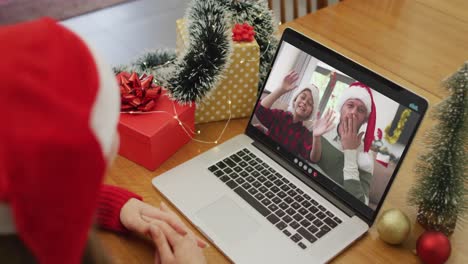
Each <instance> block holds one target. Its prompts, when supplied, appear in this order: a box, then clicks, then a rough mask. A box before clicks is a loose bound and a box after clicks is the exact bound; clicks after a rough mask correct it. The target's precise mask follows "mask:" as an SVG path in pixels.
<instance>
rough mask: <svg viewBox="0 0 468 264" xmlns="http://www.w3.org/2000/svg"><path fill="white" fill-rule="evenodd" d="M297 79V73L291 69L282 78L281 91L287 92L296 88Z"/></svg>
mask: <svg viewBox="0 0 468 264" xmlns="http://www.w3.org/2000/svg"><path fill="white" fill-rule="evenodd" d="M298 79H299V75H298V74H297V72H295V71H291V72H290V73H288V75H286V76H285V77H284V79H283V82H282V83H281V87H280V90H281V93H282V94H284V93H287V92H289V91H291V90H293V89H295V88H297V84H296V82H297V80H298Z"/></svg>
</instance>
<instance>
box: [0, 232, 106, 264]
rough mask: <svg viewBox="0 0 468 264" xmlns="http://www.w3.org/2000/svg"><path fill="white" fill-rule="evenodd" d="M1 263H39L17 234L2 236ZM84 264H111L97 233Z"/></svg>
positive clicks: (91, 238) (92, 235)
mask: <svg viewBox="0 0 468 264" xmlns="http://www.w3.org/2000/svg"><path fill="white" fill-rule="evenodd" d="M0 263H8V264H35V263H38V262H37V260H36V258H35V257H34V256H33V254H31V251H30V250H29V249H28V248H27V247H26V245H25V244H24V243H23V241H22V240H21V239H20V238H19V237H18V236H17V235H15V234H13V235H0ZM81 263H83V264H109V263H111V261H110V259H109V257H108V256H107V255H105V252H104V250H103V248H102V246H101V243H100V242H99V241H98V239H97V236H96V232H95V231H94V230H92V231H91V232H90V236H89V239H88V242H87V243H86V248H85V251H84V254H83V259H82V261H81Z"/></svg>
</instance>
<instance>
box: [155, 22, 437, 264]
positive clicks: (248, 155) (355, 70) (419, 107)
mask: <svg viewBox="0 0 468 264" xmlns="http://www.w3.org/2000/svg"><path fill="white" fill-rule="evenodd" d="M292 73H293V74H292ZM288 75H289V81H290V83H292V84H293V85H297V87H298V88H296V89H293V90H291V91H290V92H286V93H282V95H281V96H279V97H278V96H276V97H275V99H276V100H275V101H274V102H273V103H272V104H271V102H268V100H270V99H271V98H272V96H274V95H275V91H276V89H279V87H281V84H282V83H283V81H284V80H285V76H288ZM291 76H292V77H291ZM356 83H357V84H358V86H361V87H368V88H370V89H369V90H368V94H369V96H370V94H372V100H373V102H371V103H372V104H373V105H374V106H375V110H374V113H376V114H375V116H374V121H373V122H371V121H370V120H371V117H370V116H371V114H370V113H368V112H365V111H364V110H367V108H364V110H362V109H361V110H362V111H363V112H365V114H366V115H367V116H366V121H365V122H363V123H359V122H356V124H358V123H359V124H360V125H356V128H357V129H359V130H360V131H358V132H359V133H360V132H363V133H367V130H372V131H371V133H367V134H366V135H365V136H364V138H365V140H364V139H363V140H362V142H361V143H359V142H358V145H359V147H358V148H357V149H354V150H352V151H348V150H349V149H346V150H344V149H343V144H342V141H341V140H342V137H341V136H340V135H343V134H340V129H338V125H339V124H340V123H341V122H343V123H342V124H344V122H345V121H340V120H342V118H341V117H340V116H345V115H346V113H345V112H343V110H340V109H344V107H348V104H349V103H348V102H350V101H349V100H348V101H346V102H344V104H343V107H342V108H340V109H338V110H336V108H337V107H338V106H339V105H340V96H344V95H345V94H346V93H347V89H351V86H353V85H356ZM306 86H307V87H315V88H313V89H317V90H316V91H314V92H310V94H311V95H312V94H313V96H312V99H315V100H317V101H318V102H313V103H314V106H313V109H314V111H315V112H320V113H323V114H322V115H321V116H322V117H325V113H326V112H327V109H330V110H333V112H334V114H333V116H335V118H334V119H333V120H332V121H330V122H331V123H332V125H330V126H329V127H328V129H329V130H327V132H326V133H324V134H322V135H320V137H313V136H312V135H313V131H314V129H316V128H314V122H317V120H318V116H320V114H319V115H317V118H316V120H315V121H314V120H303V122H302V123H301V122H299V123H298V122H293V123H294V124H293V125H296V128H294V129H296V130H294V129H292V128H289V126H290V125H291V122H290V121H291V120H293V121H294V116H295V115H296V114H295V112H294V111H296V110H294V108H293V109H292V110H291V107H293V106H292V105H293V104H294V102H296V100H299V99H297V97H295V94H294V93H295V90H297V89H300V87H306ZM311 89H312V88H311ZM353 89H354V88H353ZM309 91H311V90H310V89H309ZM366 91H367V90H366ZM276 95H277V94H276ZM267 97H269V98H270V99H268V98H267ZM309 99H310V98H309ZM360 100H362V102H361V103H362V104H364V106H365V107H369V101H367V105H365V101H366V99H364V98H362V99H360ZM270 101H271V100H270ZM351 101H352V100H351ZM309 103H310V101H309ZM341 103H343V102H341ZM354 103H355V104H356V105H357V106H359V102H356V100H354ZM337 105H338V106H337ZM297 107H299V108H304V103H298V104H297ZM349 107H351V106H349ZM353 107H354V106H353ZM361 108H362V107H361ZM427 108H428V103H427V101H426V100H425V99H423V98H422V97H420V96H418V95H416V94H414V93H413V92H411V91H409V90H408V89H405V88H403V87H402V86H401V85H398V84H396V83H394V82H392V81H390V80H388V79H386V78H385V77H382V76H380V75H378V74H377V73H375V72H373V71H371V70H370V69H367V68H365V67H364V66H362V65H359V64H358V63H356V62H354V61H351V60H350V59H348V58H346V57H344V56H343V55H340V54H338V53H337V52H335V51H333V50H331V49H330V48H328V47H325V46H324V45H322V44H320V43H318V42H316V41H314V40H312V39H310V38H308V37H306V36H304V35H302V34H300V33H299V32H296V31H294V30H293V29H290V28H288V29H286V30H285V31H284V33H283V35H282V38H281V40H280V43H279V45H278V49H277V51H276V55H275V58H274V60H273V62H272V67H271V70H270V72H269V74H268V77H267V80H266V82H265V84H264V86H263V88H262V89H261V91H260V95H259V97H258V100H257V102H256V105H255V107H254V110H253V112H252V115H251V117H250V121H249V123H248V125H247V128H246V130H245V133H244V134H241V135H238V136H236V137H234V138H232V139H230V140H228V141H226V142H224V143H223V144H220V145H217V146H215V147H213V148H212V149H210V150H208V151H206V152H205V153H202V154H200V155H198V156H196V157H194V158H193V159H191V160H189V161H187V162H185V163H183V164H181V165H179V166H177V167H175V168H173V169H171V170H169V171H167V172H165V173H163V174H161V175H159V176H157V177H155V178H154V179H153V180H152V184H153V185H154V187H155V188H156V189H157V190H158V191H159V192H160V193H161V194H162V195H164V196H165V197H166V198H167V199H169V200H170V201H171V202H172V203H173V204H174V206H175V207H177V209H178V210H180V212H181V213H182V214H183V215H184V216H185V217H187V218H188V219H189V220H190V221H191V222H192V223H193V224H194V225H195V226H196V228H198V229H199V230H200V231H201V232H202V233H203V234H204V235H205V236H206V238H208V239H209V240H210V241H211V242H213V243H214V244H215V245H216V246H217V247H218V248H219V249H220V250H221V251H222V252H223V253H224V254H225V255H226V256H227V257H228V258H229V259H230V260H232V261H233V262H235V263H323V262H327V261H329V260H330V259H332V258H333V257H334V256H336V255H337V254H339V253H340V252H341V251H343V250H344V249H346V248H347V247H349V246H350V245H351V244H352V243H353V242H354V241H356V240H357V239H359V238H360V237H362V236H363V235H364V234H366V232H367V230H368V229H369V228H370V226H371V225H372V224H373V222H374V221H375V218H376V216H377V214H378V212H379V209H380V208H381V206H382V204H383V202H384V200H385V196H386V195H387V193H388V191H389V189H390V186H391V184H392V182H393V180H394V179H395V176H396V174H397V172H398V169H399V167H400V165H401V163H402V162H403V160H404V157H405V154H406V153H407V151H408V148H409V146H410V144H411V142H412V140H413V137H414V135H415V133H416V131H417V128H418V127H419V125H420V123H421V121H422V119H423V116H424V114H425V112H426V110H427ZM304 109H306V108H304ZM304 109H302V110H304ZM350 109H351V108H350ZM369 109H371V108H369ZM369 111H371V112H372V110H369ZM315 112H314V113H315ZM265 113H269V114H270V116H269V118H265ZM272 113H274V115H272ZM304 113H305V114H307V113H308V112H304ZM297 115H299V114H297ZM287 119H289V120H290V121H287ZM343 120H349V119H343ZM353 120H354V119H353ZM355 120H358V119H355ZM330 122H329V123H330ZM346 122H347V121H346ZM273 123H274V124H273ZM309 123H311V124H309ZM371 123H373V125H372V124H371ZM298 124H299V125H298ZM346 124H351V123H346ZM275 125H276V126H275ZM297 126H298V127H297ZM330 127H331V128H330ZM291 131H292V132H291ZM297 131H301V132H300V133H299V132H297ZM316 131H319V130H318V129H316ZM288 133H289V134H292V136H289V137H288ZM301 133H302V134H301ZM356 133H357V132H356ZM295 134H297V135H295ZM304 135H305V136H304ZM327 135H328V136H327ZM369 135H370V136H369ZM370 137H371V138H370ZM311 138H312V140H310V139H311ZM369 138H370V139H371V141H369ZM318 141H320V142H318ZM314 144H315V147H317V146H318V144H321V147H322V152H317V150H316V149H311V146H312V148H313V146H314ZM366 148H367V150H366ZM312 151H314V153H320V154H321V157H320V159H315V157H314V160H312V157H311V155H310V153H311V152H312ZM304 153H305V154H304ZM330 153H331V154H330ZM349 153H351V154H349ZM350 155H351V156H350ZM319 156H320V155H319ZM349 157H354V158H351V161H350V160H349ZM350 164H355V166H350ZM350 171H352V172H350ZM353 173H354V174H353ZM401 177H404V176H401ZM350 250H352V249H350Z"/></svg>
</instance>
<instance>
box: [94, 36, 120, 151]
mask: <svg viewBox="0 0 468 264" xmlns="http://www.w3.org/2000/svg"><path fill="white" fill-rule="evenodd" d="M88 47H89V50H90V52H91V54H92V55H93V57H94V60H95V63H96V68H97V71H98V76H99V88H98V91H97V95H96V101H95V102H94V105H93V109H92V116H91V119H90V122H91V124H90V125H91V129H92V131H93V132H94V133H95V135H96V138H97V140H98V141H99V143H100V145H101V148H102V152H103V154H104V157H106V159H108V160H109V159H110V158H111V157H110V155H111V154H112V153H111V152H112V144H113V143H114V140H115V139H116V138H117V124H118V122H119V115H120V110H119V109H120V93H119V87H118V84H117V80H116V78H115V75H114V73H113V72H112V70H111V67H110V66H109V65H108V64H107V63H106V62H105V61H104V60H103V59H102V57H101V56H100V55H99V54H98V53H97V52H96V51H95V50H94V49H93V48H92V47H90V46H89V44H88Z"/></svg>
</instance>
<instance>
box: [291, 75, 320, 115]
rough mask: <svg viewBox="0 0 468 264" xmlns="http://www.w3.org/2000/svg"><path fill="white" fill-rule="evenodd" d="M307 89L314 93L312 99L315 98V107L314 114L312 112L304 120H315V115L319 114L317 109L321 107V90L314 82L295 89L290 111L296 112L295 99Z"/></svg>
mask: <svg viewBox="0 0 468 264" xmlns="http://www.w3.org/2000/svg"><path fill="white" fill-rule="evenodd" d="M306 89H307V90H309V91H310V92H311V93H312V100H314V108H313V109H312V114H310V116H309V118H308V119H307V120H304V121H313V120H314V119H315V117H316V116H317V111H318V107H319V104H320V95H319V90H318V88H317V86H315V85H313V84H309V85H306V86H303V87H301V88H296V90H295V91H294V94H293V96H292V97H291V100H290V101H289V105H288V111H289V112H291V113H294V100H295V99H296V97H297V96H298V95H299V94H300V93H302V92H303V91H304V90H306Z"/></svg>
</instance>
